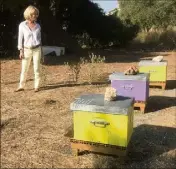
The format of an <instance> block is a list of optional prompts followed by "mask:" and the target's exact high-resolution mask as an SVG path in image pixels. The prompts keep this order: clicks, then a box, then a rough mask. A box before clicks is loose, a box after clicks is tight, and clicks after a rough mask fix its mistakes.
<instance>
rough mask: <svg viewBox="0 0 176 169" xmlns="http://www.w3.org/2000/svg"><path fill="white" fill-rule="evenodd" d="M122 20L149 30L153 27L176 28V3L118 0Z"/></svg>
mask: <svg viewBox="0 0 176 169" xmlns="http://www.w3.org/2000/svg"><path fill="white" fill-rule="evenodd" d="M118 2H119V7H120V13H119V15H120V18H121V19H123V20H126V19H129V20H130V21H131V22H132V23H133V24H137V25H139V26H140V28H142V29H146V30H149V29H150V28H151V27H152V26H156V27H160V28H161V27H163V28H166V27H167V26H168V25H172V26H175V25H176V20H175V15H176V1H175V0H169V1H168V0H162V1H158V0H131V1H126V0H118Z"/></svg>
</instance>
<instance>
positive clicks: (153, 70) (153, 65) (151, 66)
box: [139, 60, 167, 82]
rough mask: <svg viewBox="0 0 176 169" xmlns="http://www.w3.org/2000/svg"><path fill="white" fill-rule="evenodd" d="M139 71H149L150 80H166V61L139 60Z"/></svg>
mask: <svg viewBox="0 0 176 169" xmlns="http://www.w3.org/2000/svg"><path fill="white" fill-rule="evenodd" d="M139 72H140V73H150V82H166V80H167V61H161V62H157V61H152V60H143V61H140V62H139Z"/></svg>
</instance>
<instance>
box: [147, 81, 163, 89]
mask: <svg viewBox="0 0 176 169" xmlns="http://www.w3.org/2000/svg"><path fill="white" fill-rule="evenodd" d="M149 86H159V87H161V88H162V89H163V90H165V89H166V82H158V81H156V82H150V84H149Z"/></svg>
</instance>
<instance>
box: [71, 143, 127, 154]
mask: <svg viewBox="0 0 176 169" xmlns="http://www.w3.org/2000/svg"><path fill="white" fill-rule="evenodd" d="M71 147H72V150H73V153H74V154H75V155H78V152H79V151H80V150H87V151H90V152H97V153H103V154H109V155H117V156H126V152H127V150H126V149H125V150H122V149H119V147H118V148H114V147H107V146H106V147H105V146H102V145H99V144H98V143H97V144H96V145H92V144H87V143H86V144H84V143H83V142H71ZM75 152H76V153H75Z"/></svg>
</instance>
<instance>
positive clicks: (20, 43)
mask: <svg viewBox="0 0 176 169" xmlns="http://www.w3.org/2000/svg"><path fill="white" fill-rule="evenodd" d="M23 38H24V34H23V30H22V25H21V24H20V25H19V30H18V50H23Z"/></svg>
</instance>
